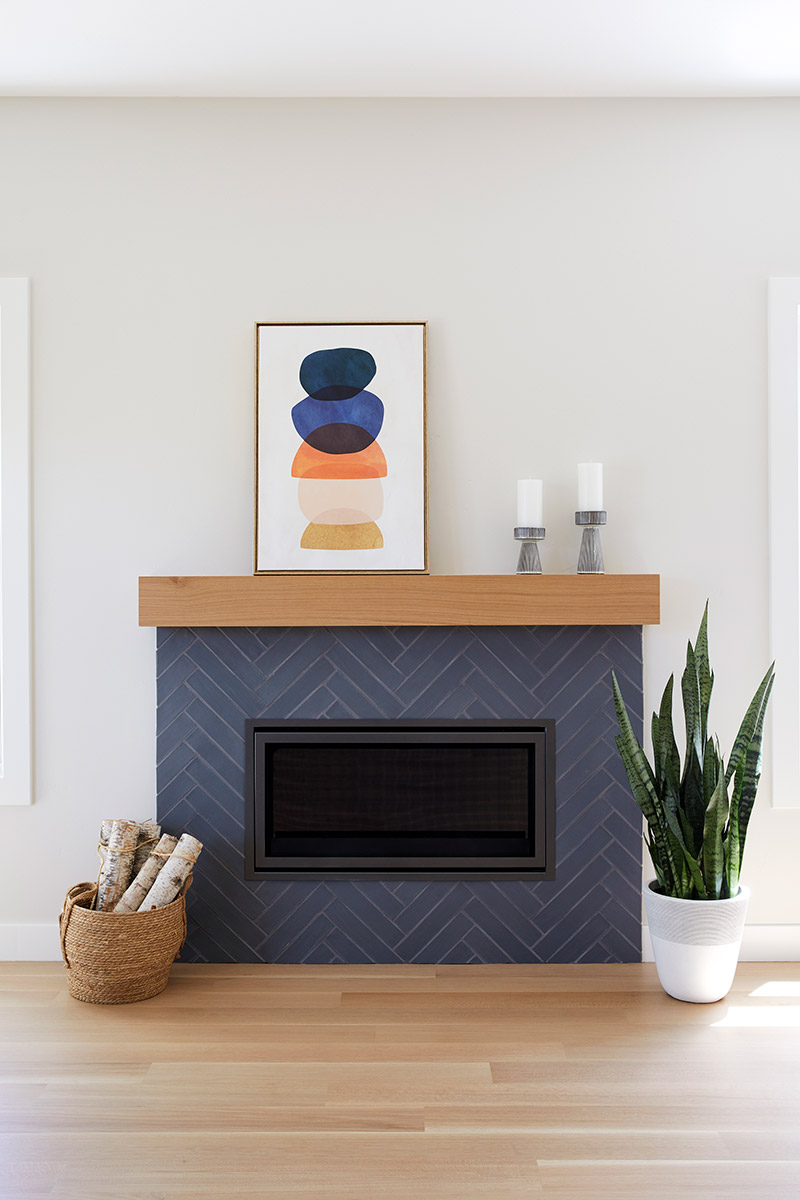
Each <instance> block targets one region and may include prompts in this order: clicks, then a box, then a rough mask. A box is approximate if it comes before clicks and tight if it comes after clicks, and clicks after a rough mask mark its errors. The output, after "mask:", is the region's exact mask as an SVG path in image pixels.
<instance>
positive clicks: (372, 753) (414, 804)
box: [245, 720, 555, 880]
mask: <svg viewBox="0 0 800 1200" xmlns="http://www.w3.org/2000/svg"><path fill="white" fill-rule="evenodd" d="M554 743H555V722H554V721H552V720H536V721H533V720H516V721H515V720H505V721H504V720H489V721H457V720H427V721H421V720H398V721H386V720H378V721H369V720H323V721H297V720H295V721H291V720H287V721H265V720H249V721H247V722H246V738H245V744H246V755H247V758H246V764H247V778H246V815H247V826H246V859H245V861H246V877H247V878H248V879H253V880H258V879H297V878H312V879H320V878H335V877H337V876H342V875H344V876H346V877H347V878H351V879H352V878H362V879H370V878H381V879H386V878H404V879H409V878H416V879H420V878H423V879H447V878H459V879H464V878H469V879H485V878H493V879H496V878H517V879H553V878H555V863H554V847H555V745H554Z"/></svg>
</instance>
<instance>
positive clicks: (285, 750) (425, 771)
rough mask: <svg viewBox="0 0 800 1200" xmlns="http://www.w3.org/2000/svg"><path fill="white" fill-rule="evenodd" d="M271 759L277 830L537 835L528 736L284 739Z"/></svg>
mask: <svg viewBox="0 0 800 1200" xmlns="http://www.w3.org/2000/svg"><path fill="white" fill-rule="evenodd" d="M269 753H270V758H271V770H270V768H269V764H268V769H267V780H268V788H269V790H270V793H271V794H270V795H268V797H267V803H268V805H271V808H272V828H273V832H274V834H275V836H283V835H285V834H298V833H302V834H314V833H325V834H328V835H334V836H335V835H337V834H345V833H349V834H352V833H360V834H370V833H380V834H391V835H395V836H402V835H404V834H409V833H413V832H419V833H421V834H432V833H434V834H435V833H445V832H448V831H449V832H451V833H456V832H458V833H464V834H466V833H473V832H474V833H492V834H503V833H512V834H517V835H523V836H527V831H528V817H529V795H528V789H529V781H528V751H527V749H526V748H524V747H522V746H492V745H483V746H469V745H466V746H465V745H460V744H443V745H438V746H426V745H418V744H413V743H412V744H406V745H404V746H394V745H373V744H369V743H363V742H359V741H357V740H355V739H354V740H353V742H351V743H350V744H348V745H341V744H340V745H333V746H330V745H322V746H316V747H309V746H307V745H306V746H279V747H276V748H275V749H273V750H272V751H271V752H269Z"/></svg>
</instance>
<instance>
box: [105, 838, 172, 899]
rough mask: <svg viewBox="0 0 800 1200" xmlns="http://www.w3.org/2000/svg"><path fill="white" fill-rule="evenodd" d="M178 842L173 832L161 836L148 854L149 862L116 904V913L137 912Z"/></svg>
mask: <svg viewBox="0 0 800 1200" xmlns="http://www.w3.org/2000/svg"><path fill="white" fill-rule="evenodd" d="M177 844H178V839H177V838H176V837H173V836H172V834H170V833H165V834H163V835H162V836H161V839H160V840H159V843H158V845H157V846H156V848H155V850H154V851H153V853H152V854H150V855H149V856H148V859H147V862H146V863H145V864H144V866H143V867H142V868H141V870H140V871H138V872H137V874H136V875H135V877H134V878H133V880H132V881H131V883H130V886H129V887H128V889H127V890H126V891H125V892H124V894H123V895H122V896H121V897H120V898H119V900H118V901H117V903H116V904H115V905H114V912H115V913H132V912H136V910H137V909H138V908H139V905H140V904H141V903H142V901H143V900H144V898H145V896H146V895H147V893H148V892H149V891H150V888H151V887H152V886H153V884H154V883H155V881H156V877H157V876H158V873H159V871H160V870H161V868H162V867H163V866H164V863H165V862H166V861H167V859H168V858H169V856H170V854H172V851H173V850H174V849H175V847H176V846H177Z"/></svg>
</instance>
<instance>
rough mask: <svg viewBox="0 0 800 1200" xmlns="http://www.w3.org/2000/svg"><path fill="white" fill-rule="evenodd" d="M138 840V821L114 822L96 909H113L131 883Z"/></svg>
mask: <svg viewBox="0 0 800 1200" xmlns="http://www.w3.org/2000/svg"><path fill="white" fill-rule="evenodd" d="M138 840H139V822H138V821H114V823H113V824H112V826H111V835H110V837H109V839H108V850H107V853H106V858H105V862H104V863H103V866H102V869H101V871H100V880H99V882H98V885H97V901H96V903H95V907H96V908H97V909H98V910H101V911H109V910H110V909H112V908H113V907H114V905H115V904H116V903H117V901H118V900H119V898H120V896H121V895H122V893H123V892H124V891H125V889H126V888H127V886H128V884H129V883H130V881H131V871H132V869H133V858H134V854H135V853H136V843H137V842H138Z"/></svg>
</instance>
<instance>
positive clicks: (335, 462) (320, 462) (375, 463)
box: [292, 442, 387, 479]
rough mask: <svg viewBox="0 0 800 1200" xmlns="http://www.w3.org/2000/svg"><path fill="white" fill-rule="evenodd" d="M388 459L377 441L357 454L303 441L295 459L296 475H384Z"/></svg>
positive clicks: (294, 469) (342, 476) (323, 476)
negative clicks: (335, 451)
mask: <svg viewBox="0 0 800 1200" xmlns="http://www.w3.org/2000/svg"><path fill="white" fill-rule="evenodd" d="M386 474H387V469H386V459H385V457H384V454H383V451H382V450H381V448H380V446H379V445H378V443H377V442H371V443H370V445H369V446H367V447H366V448H365V449H364V450H359V451H358V452H357V453H356V454H325V453H324V452H323V451H322V450H315V449H314V447H313V446H309V444H308V442H303V443H302V444H301V446H300V449H299V450H298V451H297V454H295V456H294V462H293V463H292V475H293V476H294V477H295V478H296V479H382V478H383V477H384V476H385V475H386Z"/></svg>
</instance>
